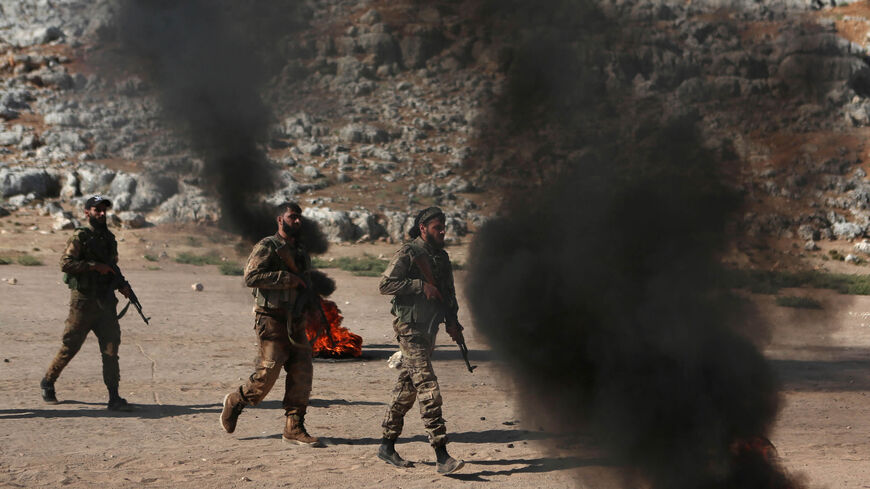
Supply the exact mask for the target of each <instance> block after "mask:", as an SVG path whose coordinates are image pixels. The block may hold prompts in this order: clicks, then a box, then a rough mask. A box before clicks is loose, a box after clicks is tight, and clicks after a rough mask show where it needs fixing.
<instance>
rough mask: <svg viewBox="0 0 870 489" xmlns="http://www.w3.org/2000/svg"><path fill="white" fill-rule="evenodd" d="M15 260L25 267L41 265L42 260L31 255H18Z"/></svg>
mask: <svg viewBox="0 0 870 489" xmlns="http://www.w3.org/2000/svg"><path fill="white" fill-rule="evenodd" d="M17 261H18V264H19V265H24V266H25V267H35V266H38V265H42V260H40V259H39V258H37V257H35V256H33V255H20V256H19V257H18V259H17Z"/></svg>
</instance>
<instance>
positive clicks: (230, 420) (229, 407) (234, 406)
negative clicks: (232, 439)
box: [221, 391, 245, 433]
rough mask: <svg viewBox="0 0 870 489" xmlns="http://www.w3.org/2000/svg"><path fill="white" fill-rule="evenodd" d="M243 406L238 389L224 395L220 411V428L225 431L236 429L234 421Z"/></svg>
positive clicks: (236, 420)
mask: <svg viewBox="0 0 870 489" xmlns="http://www.w3.org/2000/svg"><path fill="white" fill-rule="evenodd" d="M244 408H245V401H244V399H242V395H241V394H239V392H238V391H233V392H230V393H229V394H227V395H225V396H224V409H223V410H222V411H221V428H223V429H224V431H226V432H227V433H232V432H233V431H236V423H237V422H238V421H239V415H240V414H242V409H244Z"/></svg>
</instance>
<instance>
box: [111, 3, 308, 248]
mask: <svg viewBox="0 0 870 489" xmlns="http://www.w3.org/2000/svg"><path fill="white" fill-rule="evenodd" d="M298 4H299V2H295V1H292V0H270V1H264V0H244V1H225V0H185V1H181V2H179V1H174V0H119V1H118V4H117V11H116V15H115V18H114V21H115V22H114V24H115V34H116V36H117V41H118V45H119V50H120V54H121V56H120V57H119V59H120V60H121V61H122V64H123V68H125V69H126V70H128V71H132V72H134V73H138V74H140V75H142V77H143V78H144V79H146V80H148V81H149V82H151V84H152V85H153V86H154V87H155V89H156V90H157V91H158V92H159V96H160V99H161V102H162V105H163V108H164V112H165V114H166V115H167V116H168V117H169V118H170V120H171V121H172V122H174V123H175V127H176V128H177V129H178V130H179V131H181V132H182V133H183V134H184V135H185V136H186V137H187V140H188V141H189V142H190V144H191V146H192V148H193V150H194V151H195V152H196V153H197V154H198V155H199V156H200V157H201V158H202V160H203V162H204V165H203V168H202V171H201V175H200V176H201V178H202V181H203V182H204V187H205V189H206V190H207V191H208V192H209V193H210V194H211V195H212V196H215V197H217V198H218V200H219V203H220V208H221V213H222V216H221V221H222V222H221V224H222V225H223V226H225V227H227V228H229V229H231V230H233V231H237V232H240V233H241V234H243V235H244V236H246V237H248V238H252V239H255V238H258V237H262V236H263V235H265V234H268V233H270V232H273V231H274V229H275V222H274V217H273V216H272V215H271V214H272V213H271V209H269V208H267V207H266V206H263V205H262V204H261V202H262V198H263V196H264V195H266V194H268V193H269V192H271V191H274V190H275V189H276V188H277V187H278V186H279V185H280V179H279V178H278V174H277V171H276V169H275V167H274V166H273V165H272V164H270V162H269V161H268V159H267V158H266V155H265V152H264V150H263V145H264V144H265V143H266V142H267V139H268V127H269V124H270V122H271V121H272V114H271V112H270V110H269V107H268V106H267V104H266V102H265V101H264V100H263V98H262V95H261V94H262V93H263V89H264V87H265V85H266V83H267V81H268V79H269V77H270V76H271V75H272V74H271V73H269V71H268V70H267V66H269V61H273V60H274V59H275V58H276V56H277V53H278V52H279V51H280V48H281V46H282V45H283V44H282V42H281V41H282V39H284V38H285V37H286V36H288V35H290V34H292V33H293V31H294V29H296V28H297V27H298V23H299V17H301V16H302V14H301V12H302V11H301V8H300V7H299V6H298Z"/></svg>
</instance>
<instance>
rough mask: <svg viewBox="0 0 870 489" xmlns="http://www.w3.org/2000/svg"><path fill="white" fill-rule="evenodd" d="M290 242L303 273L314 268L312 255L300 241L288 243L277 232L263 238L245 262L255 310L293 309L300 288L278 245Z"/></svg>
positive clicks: (246, 280) (298, 267)
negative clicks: (297, 289) (295, 284)
mask: <svg viewBox="0 0 870 489" xmlns="http://www.w3.org/2000/svg"><path fill="white" fill-rule="evenodd" d="M285 245H288V246H289V252H290V256H292V257H293V261H294V263H295V265H296V269H297V270H298V271H299V272H300V273H305V272H306V271H308V270H310V269H311V258H310V256H309V255H308V252H307V251H306V250H305V248H304V247H303V246H302V245H301V244H299V243H298V242H297V243H296V244H288V243H287V242H286V241H284V238H282V237H281V236H280V235H278V234H277V233H276V234H274V235H272V236H268V237H266V238H263V239H261V240H260V241H259V242H258V243H257V244H256V245H254V249H253V250H252V251H251V256H249V257H248V263H247V264H246V265H245V285H247V286H248V287H252V288H253V289H254V290H253V291H252V294H253V295H254V303H255V306H254V310H255V311H257V312H274V310H279V311H284V312H286V311H291V310H292V309H293V304H294V303H295V302H296V296H297V292H296V289H295V288H294V287H293V282H292V277H291V275H292V274H293V272H291V270H290V267H289V266H288V265H287V263H285V262H284V260H283V259H282V258H281V257H280V256H278V252H277V251H276V250H277V249H278V248H280V247H282V246H285Z"/></svg>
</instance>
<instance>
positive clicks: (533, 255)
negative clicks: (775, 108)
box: [467, 0, 797, 489]
mask: <svg viewBox="0 0 870 489" xmlns="http://www.w3.org/2000/svg"><path fill="white" fill-rule="evenodd" d="M502 7H504V8H502ZM489 8H490V10H489V12H488V15H489V17H488V18H490V19H494V20H492V21H491V24H490V26H491V27H492V29H493V31H494V32H496V33H498V32H501V34H503V35H505V38H507V37H509V36H513V37H514V38H516V39H519V41H518V42H516V43H515V49H514V53H515V55H514V59H513V60H512V65H511V68H510V71H509V75H510V81H509V83H508V86H507V90H506V91H505V96H504V97H503V98H502V100H501V101H500V104H499V105H498V106H497V107H495V108H494V110H493V117H492V121H493V122H492V126H491V127H492V132H491V133H490V134H489V136H490V137H489V138H484V139H483V141H484V143H485V144H482V145H481V149H483V148H484V147H487V145H488V144H489V143H491V142H493V141H510V142H511V144H509V145H508V147H507V148H503V149H504V154H505V155H506V156H504V158H505V160H503V161H507V165H506V167H505V168H504V171H505V172H508V173H511V172H512V175H508V177H511V176H520V177H522V176H523V175H525V176H530V175H538V176H539V177H540V180H541V181H542V182H544V184H543V185H542V186H541V187H539V188H537V189H535V190H533V191H532V192H531V193H523V195H522V197H517V196H514V198H512V199H511V200H510V201H509V203H508V204H507V205H506V206H505V208H504V209H503V217H500V218H497V219H494V220H492V221H490V222H488V223H487V224H486V225H484V226H483V228H482V229H481V230H480V231H479V233H478V234H477V237H476V239H475V242H474V244H473V247H472V255H471V257H470V259H469V263H470V264H471V270H470V278H469V285H468V287H467V290H468V291H469V292H468V296H469V299H470V302H471V309H472V313H473V316H474V319H475V324H476V326H477V327H478V328H479V329H480V330H481V331H482V332H483V333H484V334H485V335H486V336H487V337H488V338H489V341H490V342H491V344H492V345H493V347H494V348H495V349H496V350H497V351H498V352H499V353H500V354H501V355H502V356H503V357H504V358H506V359H509V361H508V362H506V363H507V365H509V368H512V369H513V371H514V373H515V375H516V376H517V378H519V379H520V380H521V384H522V385H523V386H524V388H525V389H526V392H527V393H528V395H527V396H524V399H523V400H524V402H525V405H526V407H527V408H528V410H529V411H530V412H535V413H548V415H549V417H550V418H551V421H554V422H556V423H557V424H558V426H559V428H561V429H563V430H566V431H569V432H580V431H582V432H592V433H593V434H594V435H595V438H596V439H597V440H598V441H599V442H600V443H601V445H602V446H603V447H605V448H606V449H608V453H609V454H611V456H613V457H614V458H616V459H617V460H618V462H620V463H622V464H625V465H626V466H628V467H629V468H632V469H634V473H635V475H636V477H638V478H639V479H640V480H641V481H644V482H641V483H640V484H639V485H645V483H648V484H649V485H651V486H652V487H654V488H657V489H711V488H722V489H726V488H727V489H755V488H759V489H760V488H765V489H772V488H776V489H783V488H786V487H791V488H794V487H797V486H796V484H795V483H794V482H793V481H790V480H789V478H788V476H787V475H786V474H785V473H784V472H783V470H782V469H781V468H780V467H779V466H778V464H777V462H776V461H775V460H767V459H765V458H764V457H763V456H761V455H760V453H759V452H755V451H751V450H749V451H747V450H744V449H742V448H741V447H743V446H744V445H743V444H744V443H748V442H751V441H753V440H756V441H757V440H759V439H763V437H766V436H767V434H768V432H769V430H770V428H771V426H772V424H773V422H774V420H775V417H776V415H777V412H778V408H779V401H780V399H779V395H778V385H777V382H776V380H775V378H774V375H773V372H772V370H771V367H770V365H769V364H768V363H767V362H766V360H765V359H764V357H763V356H762V354H761V352H760V351H759V350H758V349H757V347H756V346H755V345H753V343H752V342H751V341H750V340H749V339H748V338H747V337H745V336H744V335H741V334H739V333H738V332H737V330H738V328H737V327H736V326H739V325H740V324H741V323H743V322H745V321H747V320H748V317H747V316H745V315H744V312H745V311H746V310H747V309H748V307H747V306H746V304H744V303H743V301H741V300H740V299H738V298H735V297H734V296H733V295H731V294H730V293H729V292H728V290H726V288H725V287H724V285H723V284H724V283H725V281H724V280H723V273H722V268H721V267H720V264H719V260H718V258H719V253H720V252H721V251H722V248H723V247H724V246H725V244H727V242H728V240H729V238H730V236H729V235H728V223H729V219H730V218H732V217H733V214H734V212H736V211H737V210H738V209H739V206H740V199H739V196H738V195H737V194H736V193H735V192H733V191H731V190H730V188H729V187H728V186H727V185H726V184H725V183H724V182H725V181H726V179H725V177H724V176H723V175H722V173H721V170H722V169H723V168H727V167H728V165H729V164H731V163H732V162H730V161H729V159H730V158H731V156H730V153H729V152H727V151H721V150H720V149H710V148H707V147H706V145H705V144H704V142H703V138H702V136H701V134H700V133H699V131H698V129H697V122H698V117H697V115H696V114H695V113H694V111H692V110H690V109H687V108H683V107H674V106H666V105H664V104H662V103H661V102H660V101H656V100H653V99H644V100H641V99H637V98H635V97H633V96H632V95H631V93H630V91H629V90H626V89H624V88H621V87H620V84H619V81H620V80H619V78H620V76H623V75H627V77H628V79H629V80H630V79H631V77H632V76H634V75H635V74H636V73H638V72H639V71H641V70H643V69H644V67H643V63H641V62H640V61H642V60H641V59H640V58H639V57H638V56H636V53H637V52H636V51H635V50H634V48H635V46H636V45H637V44H638V42H639V41H642V37H643V36H644V35H645V33H644V32H637V31H633V30H632V29H629V28H627V27H626V26H624V25H619V24H618V23H617V22H615V21H613V20H607V19H606V18H605V16H603V15H601V13H600V12H599V11H598V10H597V9H596V8H595V7H594V4H593V3H592V2H587V1H561V0H551V1H545V2H535V4H534V6H533V7H528V6H524V5H523V3H522V2H507V4H505V5H502V4H499V6H497V7H493V6H490V7H489ZM514 12H515V13H516V15H515V14H514ZM519 19H522V21H519ZM632 27H633V26H632ZM496 35H498V34H496ZM614 60H616V61H614ZM614 67H617V68H619V67H622V68H623V69H625V70H626V71H627V73H624V74H620V73H614V71H613V69H614ZM629 86H630V84H629ZM491 151H492V152H493V153H496V152H497V151H498V149H496V150H491ZM494 156H496V159H498V158H497V155H494ZM548 172H549V173H548ZM526 181H528V179H526Z"/></svg>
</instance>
